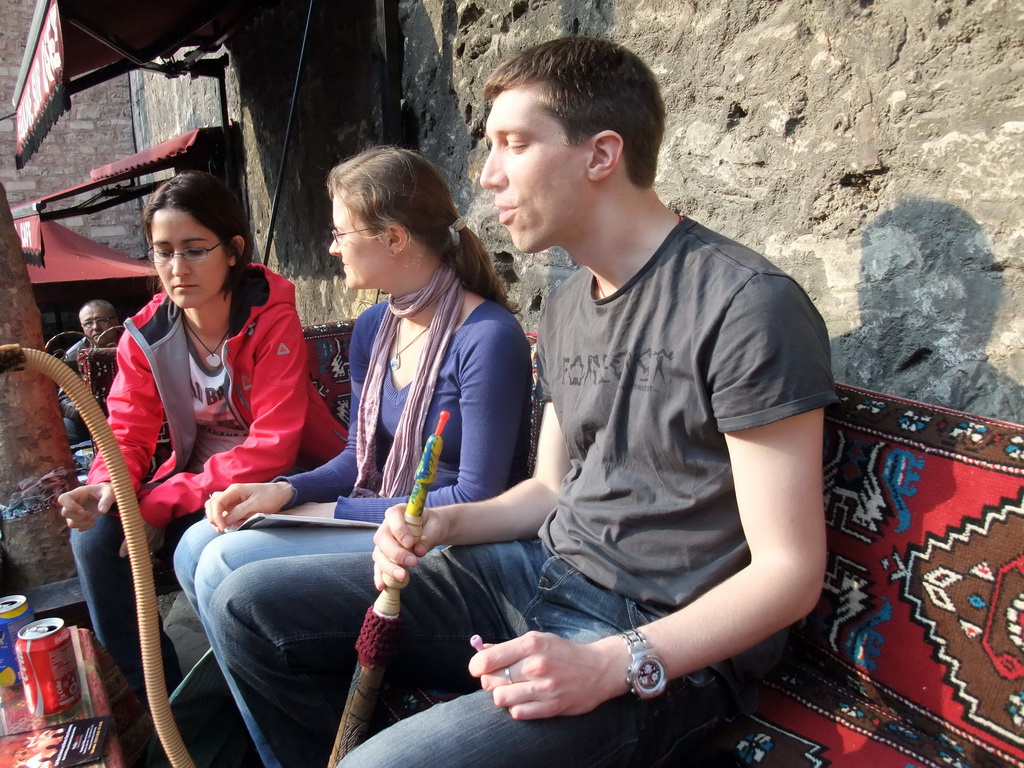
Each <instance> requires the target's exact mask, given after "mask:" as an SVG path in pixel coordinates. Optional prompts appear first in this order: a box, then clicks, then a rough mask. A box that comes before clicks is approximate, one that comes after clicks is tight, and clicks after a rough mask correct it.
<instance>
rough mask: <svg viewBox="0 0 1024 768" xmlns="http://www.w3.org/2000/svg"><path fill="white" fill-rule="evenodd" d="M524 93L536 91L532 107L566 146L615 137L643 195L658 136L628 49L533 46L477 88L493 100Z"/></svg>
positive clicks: (581, 43) (642, 69) (647, 89)
mask: <svg viewBox="0 0 1024 768" xmlns="http://www.w3.org/2000/svg"><path fill="white" fill-rule="evenodd" d="M524 85H539V86H541V88H542V89H543V93H542V95H541V99H540V103H541V106H542V107H543V108H544V109H545V110H547V111H548V112H549V113H550V114H551V115H552V116H553V117H554V118H555V119H556V120H558V122H559V123H561V125H562V128H563V129H564V130H565V135H566V138H567V139H568V140H569V143H570V144H581V143H582V142H584V141H586V140H587V139H589V138H590V137H591V136H593V135H594V134H596V133H599V132H600V131H605V130H612V131H615V132H616V133H618V134H619V135H620V136H621V137H622V141H623V157H624V158H625V162H626V172H627V173H628V174H629V179H630V181H632V182H633V183H634V184H635V185H637V186H638V187H651V186H653V185H654V177H655V174H656V173H657V170H658V151H659V149H660V148H661V141H662V139H663V138H664V136H665V102H664V101H663V100H662V98H661V90H660V88H659V87H658V81H657V80H656V79H655V77H654V73H653V72H651V69H650V67H648V66H647V65H646V64H645V63H644V62H643V60H642V59H641V58H640V57H639V56H637V55H636V54H635V53H633V52H632V51H630V50H629V49H628V48H626V47H624V46H621V45H619V44H617V43H613V42H611V41H610V40H602V39H600V38H596V37H582V36H580V37H563V38H560V39H558V40H551V41H549V42H546V43H541V44H540V45H536V46H533V47H532V48H529V49H527V50H525V51H523V52H522V53H519V54H517V55H515V56H513V57H512V58H511V59H508V60H507V61H505V62H503V63H502V64H500V65H499V66H498V68H497V69H495V70H494V72H492V73H491V76H490V77H489V78H487V83H486V84H485V85H484V96H485V97H486V98H487V99H490V100H493V99H495V98H496V97H497V96H498V95H499V94H501V93H502V92H503V91H507V90H509V89H511V88H518V87H521V86H524Z"/></svg>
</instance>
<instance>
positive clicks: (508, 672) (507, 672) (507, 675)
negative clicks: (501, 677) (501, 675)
mask: <svg viewBox="0 0 1024 768" xmlns="http://www.w3.org/2000/svg"><path fill="white" fill-rule="evenodd" d="M505 679H506V680H508V684H509V685H512V684H513V680H512V670H511V669H509V668H508V667H505Z"/></svg>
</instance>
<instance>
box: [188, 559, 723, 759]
mask: <svg viewBox="0 0 1024 768" xmlns="http://www.w3.org/2000/svg"><path fill="white" fill-rule="evenodd" d="M375 597H376V590H375V589H374V586H373V579H372V562H371V559H370V557H369V556H368V555H320V556H312V557H305V558H288V559H280V560H274V561H266V562H262V563H253V564H250V565H247V566H243V567H241V568H239V569H238V570H236V571H235V572H233V573H232V574H230V575H229V576H228V577H227V578H226V579H225V580H224V582H223V583H222V584H221V586H220V587H219V588H218V589H217V591H216V592H215V593H214V595H213V599H212V600H211V602H210V605H209V609H208V619H209V621H210V624H209V625H208V630H209V631H211V632H212V633H213V634H215V635H216V636H217V644H218V653H219V654H220V656H221V665H222V667H223V668H224V669H225V671H226V673H227V674H228V676H229V678H230V679H231V680H232V685H233V690H234V691H235V692H236V695H238V696H240V697H241V698H242V702H243V706H242V709H243V713H244V714H245V716H246V719H247V724H248V725H249V728H250V730H251V731H252V732H253V734H254V736H256V735H257V734H258V738H256V741H257V744H262V747H261V757H262V758H263V760H264V763H265V764H266V765H267V766H268V768H275V767H276V766H289V767H290V766H296V768H298V766H309V765H323V764H324V763H325V762H326V760H327V758H328V755H329V753H330V750H331V747H332V744H333V740H334V735H335V733H336V732H337V727H338V722H339V720H340V717H341V712H342V708H343V706H344V700H345V696H346V694H347V692H348V688H349V684H350V682H351V679H352V673H353V671H354V669H355V665H356V655H355V651H354V644H355V640H356V638H357V637H358V635H359V631H360V628H361V627H362V623H363V616H364V614H365V613H366V610H367V607H368V606H369V605H370V604H371V603H372V602H373V600H374V599H375ZM402 617H403V624H404V629H403V632H402V637H401V640H400V643H399V647H398V651H397V653H396V655H395V657H394V658H393V659H392V661H391V662H390V663H389V665H388V675H389V677H390V678H391V679H392V680H396V681H397V682H399V683H400V684H407V685H416V686H421V687H426V688H433V689H442V690H449V691H462V692H466V693H468V694H469V695H466V696H462V697H460V698H458V699H456V700H454V701H452V702H447V703H444V704H439V705H436V706H434V707H433V708H431V709H430V710H428V711H426V712H423V713H420V714H417V715H414V716H413V717H411V718H408V719H406V720H403V721H402V722H400V723H398V724H397V725H394V726H392V727H390V728H387V729H385V730H384V731H382V732H381V733H379V734H377V735H375V736H374V737H372V738H371V739H369V740H368V741H367V742H366V743H364V744H363V745H362V746H360V747H359V748H357V749H355V750H354V751H352V752H351V753H350V754H349V755H348V756H347V757H346V759H345V761H344V765H345V766H346V768H349V766H355V767H359V766H382V765H416V766H437V768H449V767H450V766H467V767H468V766H479V765H488V766H504V765H508V766H516V768H520V766H523V765H529V766H531V768H537V767H542V766H552V768H573V767H574V766H580V768H583V767H584V766H586V767H587V768H594V767H595V766H618V765H630V766H633V765H635V766H648V765H656V764H657V763H658V762H659V761H661V760H665V759H675V758H676V757H677V756H678V755H680V754H683V753H684V752H685V751H688V750H689V749H690V748H692V746H693V745H695V744H696V743H698V741H699V740H700V739H701V738H702V737H703V735H704V734H705V733H706V732H707V731H708V730H709V729H710V728H712V727H713V726H714V725H715V724H717V723H718V722H719V721H720V720H722V719H723V718H726V717H730V716H732V715H734V714H735V712H736V708H735V705H734V703H733V696H732V694H731V692H730V690H729V688H728V686H727V685H726V684H725V682H724V681H723V680H722V679H721V678H720V677H719V676H718V675H717V674H716V673H714V672H713V671H711V670H700V671H698V672H696V673H694V674H692V675H690V676H688V677H686V678H681V679H678V680H675V681H673V682H672V683H670V685H669V688H668V690H667V691H666V693H665V694H663V695H662V696H661V697H659V698H658V699H655V700H654V701H648V702H641V701H640V700H638V699H636V698H634V697H632V696H629V695H624V696H620V697H617V698H615V699H612V700H610V701H607V702H605V703H604V704H602V705H601V706H599V707H597V708H596V709H595V710H594V711H593V712H590V713H588V714H586V715H579V716H574V717H555V718H548V719H545V720H532V721H517V720H513V719H512V718H511V716H509V714H508V713H507V711H506V710H504V709H501V708H498V707H496V706H495V705H494V703H493V700H492V698H491V695H490V694H489V693H486V692H484V691H482V690H480V687H479V682H478V681H477V680H476V679H474V678H472V677H471V676H470V675H469V673H468V671H467V669H466V666H467V663H468V661H469V658H470V656H472V654H473V653H474V651H473V649H472V648H471V647H470V645H469V638H470V636H471V635H473V634H479V635H481V636H482V637H483V639H484V641H485V642H490V643H497V642H502V641H504V640H507V639H510V638H512V637H515V636H518V635H521V634H523V633H525V632H527V631H529V630H539V631H544V632H554V633H556V634H558V635H561V636H562V637H565V638H567V639H570V640H573V641H576V642H580V643H586V642H591V641H594V640H597V639H599V638H602V637H606V636H608V635H610V634H614V633H617V632H620V631H622V630H625V629H628V628H631V627H637V626H640V625H642V624H645V623H646V622H648V621H650V620H651V619H653V618H654V617H653V616H651V615H648V614H645V613H644V612H643V611H642V610H640V608H639V607H638V606H637V605H636V604H635V603H634V602H633V601H631V600H629V599H627V598H624V597H622V596H621V595H618V594H616V593H614V592H610V591H608V590H605V589H603V588H601V587H598V586H597V585H595V584H593V583H592V582H590V581H589V580H587V579H586V578H584V577H583V576H582V575H581V574H579V573H578V572H577V571H576V570H575V569H573V568H571V567H570V566H569V565H568V564H567V563H566V562H565V561H564V560H562V559H561V558H559V557H557V556H551V555H550V554H549V553H548V552H547V550H546V549H545V548H544V547H543V545H542V544H541V543H540V542H538V541H533V542H507V543H502V544H490V545H481V546H471V547H452V548H448V549H444V550H435V551H434V552H431V553H430V555H428V556H427V557H426V558H424V559H423V560H422V561H421V563H420V566H419V567H418V568H416V569H415V570H414V571H413V574H412V578H411V581H410V584H409V586H408V587H407V588H406V589H404V590H403V592H402ZM627 658H628V657H627V655H626V651H625V647H623V674H625V666H626V660H627Z"/></svg>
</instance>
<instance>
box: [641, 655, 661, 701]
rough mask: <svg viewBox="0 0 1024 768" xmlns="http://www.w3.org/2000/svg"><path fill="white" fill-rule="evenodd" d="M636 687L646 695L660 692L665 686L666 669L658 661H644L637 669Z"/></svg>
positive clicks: (648, 659)
mask: <svg viewBox="0 0 1024 768" xmlns="http://www.w3.org/2000/svg"><path fill="white" fill-rule="evenodd" d="M634 680H635V681H636V687H637V689H639V690H640V691H643V692H644V693H656V692H660V691H661V688H662V686H664V684H665V668H664V667H663V666H662V665H661V662H660V661H659V660H657V659H650V658H647V659H644V660H643V661H641V662H640V664H639V666H637V668H636V675H635V677H634Z"/></svg>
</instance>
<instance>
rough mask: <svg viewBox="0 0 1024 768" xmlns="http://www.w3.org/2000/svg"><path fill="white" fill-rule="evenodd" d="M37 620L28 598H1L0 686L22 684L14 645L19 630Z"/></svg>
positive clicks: (17, 596) (21, 596)
mask: <svg viewBox="0 0 1024 768" xmlns="http://www.w3.org/2000/svg"><path fill="white" fill-rule="evenodd" d="M35 618H36V617H35V614H34V613H33V612H32V608H31V606H29V604H28V598H27V597H25V596H24V595H8V596H7V597H0V685H16V684H17V683H20V682H21V673H20V672H19V670H18V656H17V654H16V653H15V651H14V644H15V643H16V642H17V641H18V630H19V629H21V628H22V627H24V626H25V625H26V624H30V623H32V622H33V621H35Z"/></svg>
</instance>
